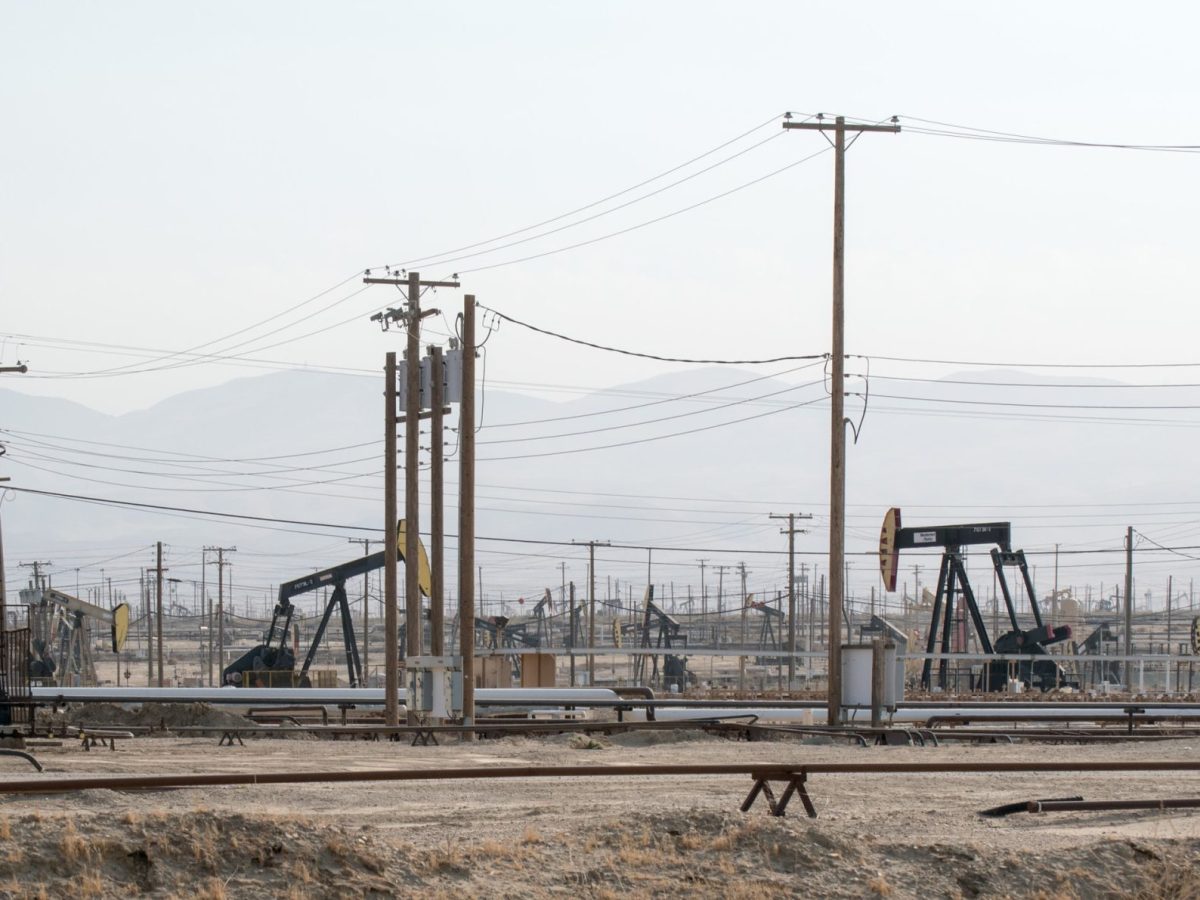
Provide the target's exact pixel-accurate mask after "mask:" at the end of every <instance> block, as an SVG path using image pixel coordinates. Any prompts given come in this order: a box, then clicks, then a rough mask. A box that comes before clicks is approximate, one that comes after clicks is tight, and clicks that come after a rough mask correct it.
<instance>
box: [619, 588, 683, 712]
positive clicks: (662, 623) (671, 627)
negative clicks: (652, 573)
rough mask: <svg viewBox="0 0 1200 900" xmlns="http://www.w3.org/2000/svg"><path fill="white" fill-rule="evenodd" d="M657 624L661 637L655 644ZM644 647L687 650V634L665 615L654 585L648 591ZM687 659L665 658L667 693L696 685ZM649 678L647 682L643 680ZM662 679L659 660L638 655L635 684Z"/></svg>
mask: <svg viewBox="0 0 1200 900" xmlns="http://www.w3.org/2000/svg"><path fill="white" fill-rule="evenodd" d="M653 623H657V624H658V635H657V636H656V638H655V639H654V642H653V643H651V637H650V631H651V625H652V624H653ZM640 644H641V646H642V647H651V646H654V647H661V648H662V649H664V650H670V649H673V648H676V647H682V648H686V647H687V633H686V632H684V631H683V630H682V626H681V625H680V624H679V622H678V621H677V620H676V619H675V618H674V617H673V616H669V615H667V613H665V612H663V611H662V610H661V609H660V608H659V607H658V605H657V604H656V603H655V602H654V585H650V586H648V587H647V588H646V600H645V607H644V611H643V614H642V626H641V641H640ZM647 656H649V659H650V665H651V669H650V674H649V675H648V676H646V658H647ZM687 659H688V658H687V657H686V656H677V655H676V654H673V653H664V654H663V663H662V671H663V686H664V687H666V688H667V689H671V688H675V689H676V690H680V691H682V690H684V689H685V688H687V686H688V683H689V682H695V680H696V676H695V674H694V673H692V672H690V671H688V667H687ZM643 678H645V680H643ZM657 679H658V656H656V655H651V654H638V655H637V656H636V657H635V659H634V680H635V681H636V682H637V683H639V684H644V683H647V682H653V681H656V680H657Z"/></svg>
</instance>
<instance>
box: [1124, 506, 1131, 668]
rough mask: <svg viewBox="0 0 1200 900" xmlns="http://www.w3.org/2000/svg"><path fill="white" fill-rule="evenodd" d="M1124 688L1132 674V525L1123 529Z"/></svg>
mask: <svg viewBox="0 0 1200 900" xmlns="http://www.w3.org/2000/svg"><path fill="white" fill-rule="evenodd" d="M1124 651H1125V690H1129V686H1130V684H1132V682H1131V681H1130V678H1131V677H1132V675H1133V662H1132V661H1131V660H1130V659H1129V657H1130V655H1131V654H1132V652H1133V526H1132V525H1130V526H1129V527H1127V528H1126V529H1125V647H1124Z"/></svg>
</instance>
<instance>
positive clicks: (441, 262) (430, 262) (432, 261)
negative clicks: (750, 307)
mask: <svg viewBox="0 0 1200 900" xmlns="http://www.w3.org/2000/svg"><path fill="white" fill-rule="evenodd" d="M772 121H775V120H774V119H773V120H772ZM782 134H783V133H782V132H779V133H776V134H773V135H771V136H770V137H768V138H765V139H763V140H761V141H759V142H758V143H756V144H751V145H750V146H749V147H746V148H744V149H742V150H739V151H738V152H737V153H734V154H732V155H731V156H727V157H725V158H724V159H722V160H719V161H718V162H715V163H713V164H712V165H710V166H705V167H704V168H703V169H700V170H699V171H697V172H693V173H692V174H690V175H685V176H684V177H683V178H680V179H679V180H678V181H673V182H671V183H670V184H666V185H663V186H662V187H660V188H656V189H655V190H653V191H650V192H649V193H646V194H642V195H641V196H640V197H634V198H633V199H632V200H627V201H626V202H624V203H621V204H618V205H617V206H614V207H612V208H611V209H606V210H602V211H600V212H598V213H593V214H592V215H590V216H586V217H584V218H582V219H579V220H578V221H575V222H568V223H567V224H565V225H559V226H558V227H557V228H551V229H550V230H549V231H542V232H539V233H538V234H531V235H529V236H527V237H523V238H518V239H517V240H514V241H509V242H508V243H506V244H497V245H496V246H495V247H488V248H487V249H484V250H475V251H472V252H470V253H464V254H462V255H460V256H450V257H449V258H448V259H439V258H437V257H431V258H427V259H423V260H413V261H410V262H408V263H401V264H400V265H405V266H408V267H409V268H414V267H416V266H418V265H419V266H420V267H421V268H426V267H428V266H449V265H452V264H454V263H456V262H462V261H463V260H467V259H474V258H475V257H477V256H486V255H488V254H490V253H496V252H498V251H500V250H507V249H508V248H510V247H517V246H520V245H521V244H527V243H529V242H530V241H537V240H540V239H542V238H544V237H550V236H551V235H554V234H558V233H560V232H563V231H566V230H568V229H570V228H577V227H578V226H580V225H586V224H587V223H588V222H592V221H595V220H596V219H599V218H602V217H604V216H607V215H611V214H612V213H615V212H620V211H621V210H623V209H626V208H628V207H630V206H633V205H634V204H635V203H641V202H642V201H643V200H648V199H650V198H651V197H656V196H658V195H659V194H662V193H664V192H666V191H669V190H671V189H672V188H676V187H679V185H681V184H685V183H687V182H689V181H691V180H692V179H694V178H699V177H700V176H701V175H705V174H707V173H708V172H711V171H713V170H714V169H717V168H719V167H720V166H723V165H725V164H726V163H729V162H732V161H733V160H735V159H737V158H739V157H741V156H745V155H746V154H747V153H749V152H751V151H752V150H757V149H758V148H759V147H761V146H763V145H764V144H769V143H770V142H771V141H773V140H775V139H776V138H779V137H781V136H782ZM485 243H487V242H485ZM440 255H444V254H440ZM386 268H392V269H395V268H396V267H395V266H391V267H386ZM401 271H404V270H403V269H401Z"/></svg>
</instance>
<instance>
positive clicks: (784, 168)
mask: <svg viewBox="0 0 1200 900" xmlns="http://www.w3.org/2000/svg"><path fill="white" fill-rule="evenodd" d="M829 149H830V148H828V147H825V148H823V149H821V150H818V151H817V152H816V153H810V154H809V155H808V156H802V157H801V158H800V159H797V160H795V161H793V162H790V163H788V164H787V165H785V166H781V167H780V168H778V169H774V170H772V171H770V172H767V173H766V174H765V175H760V176H758V177H757V178H753V179H751V180H750V181H746V182H743V183H742V184H739V185H737V186H735V187H732V188H730V189H729V190H727V191H722V192H721V193H719V194H714V195H713V196H711V197H707V198H705V199H704V200H699V201H697V202H695V203H692V204H690V205H689V206H685V207H682V208H681V209H676V210H673V211H671V212H668V213H664V214H663V215H661V216H656V217H655V218H653V219H648V220H646V221H644V222H638V223H637V224H635V225H630V226H628V227H626V228H621V229H619V230H617V231H610V232H609V233H608V234H602V235H599V236H597V237H594V238H589V239H588V240H586V241H578V242H576V243H574V244H567V245H566V246H564V247H556V248H554V249H552V250H543V251H542V252H541V253H531V254H530V255H528V256H521V257H518V258H516V259H510V260H505V261H502V262H497V263H489V264H488V265H485V266H475V267H474V268H472V269H459V271H458V274H459V275H469V274H473V273H475V272H486V271H488V270H490V269H499V268H503V267H504V266H514V265H517V264H519V263H524V262H531V261H532V260H535V259H543V258H545V257H547V256H554V255H556V254H559V253H566V252H567V251H569V250H578V249H579V248H580V247H588V246H590V245H592V244H598V243H600V242H601V241H607V240H609V239H610V238H615V237H620V236H622V235H625V234H629V233H630V232H632V231H638V230H639V229H642V228H646V227H648V226H650V225H657V224H658V223H659V222H665V221H667V220H668V219H673V218H675V217H676V216H681V215H683V214H684V213H689V212H692V211H693V210H696V209H699V208H700V207H702V206H707V205H708V204H709V203H714V202H716V201H717V200H724V199H725V198H726V197H729V196H731V195H733V194H736V193H738V192H739V191H744V190H746V189H747V188H751V187H754V186H755V185H756V184H761V183H762V182H764V181H766V180H767V179H769V178H774V177H775V176H777V175H782V174H783V173H784V172H787V171H788V170H790V169H794V168H795V167H796V166H799V165H801V164H803V163H806V162H808V161H809V160H811V159H815V158H816V157H818V156H820V155H822V154H823V153H828V152H829Z"/></svg>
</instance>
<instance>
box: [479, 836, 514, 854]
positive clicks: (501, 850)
mask: <svg viewBox="0 0 1200 900" xmlns="http://www.w3.org/2000/svg"><path fill="white" fill-rule="evenodd" d="M478 849H479V853H480V854H481V855H482V856H490V857H492V858H494V859H506V858H507V857H509V856H512V848H511V847H509V846H508V845H507V844H502V843H500V842H499V841H493V840H491V839H490V838H489V839H488V840H486V841H484V842H483V843H481V844H480V845H479V848H478Z"/></svg>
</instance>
